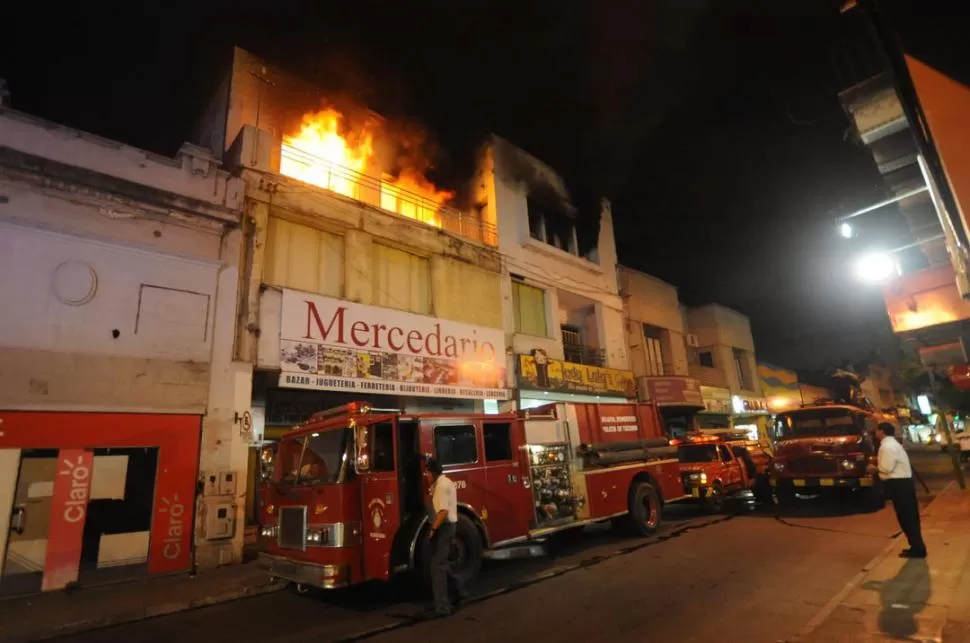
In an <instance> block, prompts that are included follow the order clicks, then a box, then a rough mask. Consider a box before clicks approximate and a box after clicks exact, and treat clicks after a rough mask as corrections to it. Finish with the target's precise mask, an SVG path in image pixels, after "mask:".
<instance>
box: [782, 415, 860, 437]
mask: <svg viewBox="0 0 970 643" xmlns="http://www.w3.org/2000/svg"><path fill="white" fill-rule="evenodd" d="M775 422H776V427H777V432H778V436H779V437H780V438H781V439H783V440H792V439H795V438H811V437H817V436H838V435H856V434H858V433H859V424H858V421H857V418H856V414H855V413H852V412H851V411H848V410H846V409H811V410H807V409H803V410H801V411H797V412H794V413H782V414H780V415H779V416H778V418H777V420H776V421H775Z"/></svg>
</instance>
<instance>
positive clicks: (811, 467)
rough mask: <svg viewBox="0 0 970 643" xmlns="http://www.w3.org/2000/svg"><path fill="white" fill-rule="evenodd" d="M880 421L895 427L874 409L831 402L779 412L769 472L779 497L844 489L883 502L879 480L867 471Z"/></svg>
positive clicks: (781, 499) (787, 497) (894, 422)
mask: <svg viewBox="0 0 970 643" xmlns="http://www.w3.org/2000/svg"><path fill="white" fill-rule="evenodd" d="M881 423H887V424H893V425H894V426H895V425H896V421H895V418H892V417H891V416H889V415H884V414H880V413H878V412H876V411H874V410H873V409H871V408H867V407H863V406H856V405H853V404H838V403H833V402H828V401H819V402H816V403H814V404H809V405H805V406H803V407H802V408H800V409H795V410H792V411H787V412H785V413H780V414H778V416H777V417H776V419H775V425H774V437H775V440H776V442H775V452H774V460H773V462H772V473H771V476H772V477H771V484H772V486H773V487H774V489H775V492H776V495H777V497H778V500H779V501H781V502H785V501H790V500H792V499H794V498H795V496H796V494H798V493H806V494H816V495H817V494H822V493H829V492H835V491H837V490H839V489H845V490H851V491H852V492H853V493H855V494H856V495H857V496H858V497H859V498H860V499H864V500H866V501H869V500H871V501H872V502H873V503H875V504H881V502H880V498H881V495H880V485H879V483H878V479H877V478H876V477H875V476H874V475H872V474H869V473H867V471H866V467H867V465H868V464H869V463H870V461H871V460H872V458H874V457H875V455H876V445H875V442H874V436H873V431H874V430H875V428H876V426H878V425H879V424H881Z"/></svg>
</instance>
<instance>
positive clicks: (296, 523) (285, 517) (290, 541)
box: [279, 506, 306, 551]
mask: <svg viewBox="0 0 970 643" xmlns="http://www.w3.org/2000/svg"><path fill="white" fill-rule="evenodd" d="M279 543H280V547H285V548H287V549H299V550H300V551H305V550H306V507H305V506H302V507H280V531H279Z"/></svg>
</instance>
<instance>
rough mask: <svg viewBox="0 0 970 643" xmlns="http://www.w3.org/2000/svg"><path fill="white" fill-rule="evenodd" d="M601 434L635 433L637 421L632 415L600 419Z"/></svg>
mask: <svg viewBox="0 0 970 643" xmlns="http://www.w3.org/2000/svg"><path fill="white" fill-rule="evenodd" d="M600 422H601V423H602V425H603V433H636V432H637V431H638V430H639V428H638V427H637V419H636V418H635V417H634V416H632V415H614V416H611V417H601V418H600Z"/></svg>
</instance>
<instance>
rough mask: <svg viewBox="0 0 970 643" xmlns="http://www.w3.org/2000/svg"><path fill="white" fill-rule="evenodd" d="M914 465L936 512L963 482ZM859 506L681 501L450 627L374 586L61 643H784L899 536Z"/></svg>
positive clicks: (888, 513) (492, 569)
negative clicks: (646, 533)
mask: <svg viewBox="0 0 970 643" xmlns="http://www.w3.org/2000/svg"><path fill="white" fill-rule="evenodd" d="M913 464H914V467H915V469H916V470H917V471H918V472H919V473H920V474H921V475H922V477H923V478H924V479H925V481H926V483H927V484H928V485H929V487H930V491H931V495H929V496H928V495H927V494H925V493H924V491H923V490H922V489H920V491H919V493H920V500H921V502H922V503H923V504H924V506H925V504H926V503H927V502H929V501H930V500H931V499H932V494H933V493H936V492H938V491H940V490H941V489H942V488H943V487H944V486H945V485H946V484H948V482H949V480H950V479H952V472H951V471H950V468H949V467H950V460H949V458H947V457H946V456H944V455H943V454H941V453H939V451H927V450H922V451H918V452H916V453H914V454H913ZM853 511H854V510H853V508H851V507H843V506H839V505H831V504H825V503H822V502H820V501H818V500H816V499H804V500H802V501H800V502H799V503H798V504H796V505H795V506H793V507H791V508H788V509H785V510H784V511H783V512H781V513H779V512H776V510H775V509H773V508H765V507H763V508H759V509H757V510H755V511H741V512H738V513H734V514H729V515H726V516H705V515H703V514H701V513H700V511H699V510H698V509H697V508H696V507H692V506H690V505H672V506H670V507H668V508H667V514H666V515H667V520H666V524H665V526H664V528H663V530H662V532H661V534H659V535H658V536H656V537H654V538H651V539H648V540H637V539H631V538H623V537H618V536H616V535H614V534H613V533H612V532H611V531H609V530H608V529H605V528H603V529H599V528H597V529H587V530H586V531H585V532H583V533H576V534H572V535H568V536H567V537H565V538H563V539H560V540H559V541H557V542H556V543H555V544H554V549H553V552H552V555H551V556H550V557H548V558H542V559H534V560H529V561H510V562H503V563H494V564H490V565H487V566H486V568H485V569H484V570H483V572H482V574H481V576H480V578H479V581H478V582H477V584H476V586H475V587H474V588H473V598H472V600H471V601H470V602H469V603H468V604H466V605H464V606H463V607H462V608H461V609H460V610H459V611H458V612H457V613H456V614H455V615H454V616H452V617H451V618H448V619H445V620H434V621H426V620H424V619H423V618H421V616H422V615H423V613H424V610H425V609H426V607H427V603H426V602H421V601H415V600H413V598H411V597H410V595H409V592H408V591H407V589H406V588H403V587H397V586H376V587H365V588H356V589H353V590H349V591H343V592H331V593H325V592H314V593H309V594H306V595H298V594H297V593H296V592H294V591H282V592H277V593H274V594H269V595H265V596H260V597H256V598H252V599H247V600H241V601H236V602H233V603H227V604H223V605H218V606H214V607H209V608H203V609H198V610H193V611H189V612H183V613H180V614H175V615H172V616H166V617H159V618H155V619H149V620H145V621H141V622H137V623H132V624H129V625H123V626H119V627H115V628H111V629H107V630H100V631H94V632H89V633H86V634H83V635H78V636H73V637H68V638H66V639H62V640H65V641H73V642H76V643H86V642H92V643H93V642H95V641H98V642H118V643H120V642H122V641H125V642H127V641H146V642H147V641H159V642H161V641H175V640H190V641H204V640H211V639H213V638H218V639H222V640H232V641H236V642H240V643H243V642H248V641H254V642H256V641H259V642H265V641H359V640H371V641H375V642H379V643H384V642H387V643H391V642H397V641H410V640H415V639H432V638H436V639H437V638H441V639H449V640H463V641H498V640H512V639H515V638H526V639H528V640H532V641H553V640H562V639H563V638H564V637H569V638H570V639H571V640H575V639H583V638H588V639H591V640H610V641H645V640H657V641H698V642H703V641H717V640H725V639H727V640H737V641H749V642H752V643H756V642H759V641H765V642H769V641H772V642H773V641H779V640H785V639H787V638H789V637H791V636H792V635H793V634H795V633H796V632H797V631H798V630H799V629H800V628H801V627H802V626H803V625H804V624H805V623H807V622H808V621H809V620H811V619H812V618H813V616H814V615H815V614H816V613H817V612H818V611H819V610H820V609H821V607H822V606H823V605H824V604H825V603H826V602H827V601H829V599H830V598H831V597H832V596H834V595H835V594H836V593H837V592H839V591H840V590H841V589H842V588H843V587H844V585H845V584H846V583H847V582H848V581H849V580H850V579H851V578H852V577H853V576H854V575H855V574H857V573H858V572H859V570H860V569H862V567H863V566H865V565H866V564H867V563H868V562H869V561H870V560H872V559H873V557H875V556H876V555H877V554H879V553H880V552H881V551H882V550H883V549H884V548H885V547H886V546H887V545H888V544H889V543H890V539H891V537H892V536H893V535H894V534H895V533H896V532H897V531H898V529H897V526H896V523H895V520H894V517H893V515H892V509H891V508H887V509H884V510H882V511H880V512H878V513H868V514H866V513H853ZM930 555H931V556H932V552H931V553H930Z"/></svg>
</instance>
